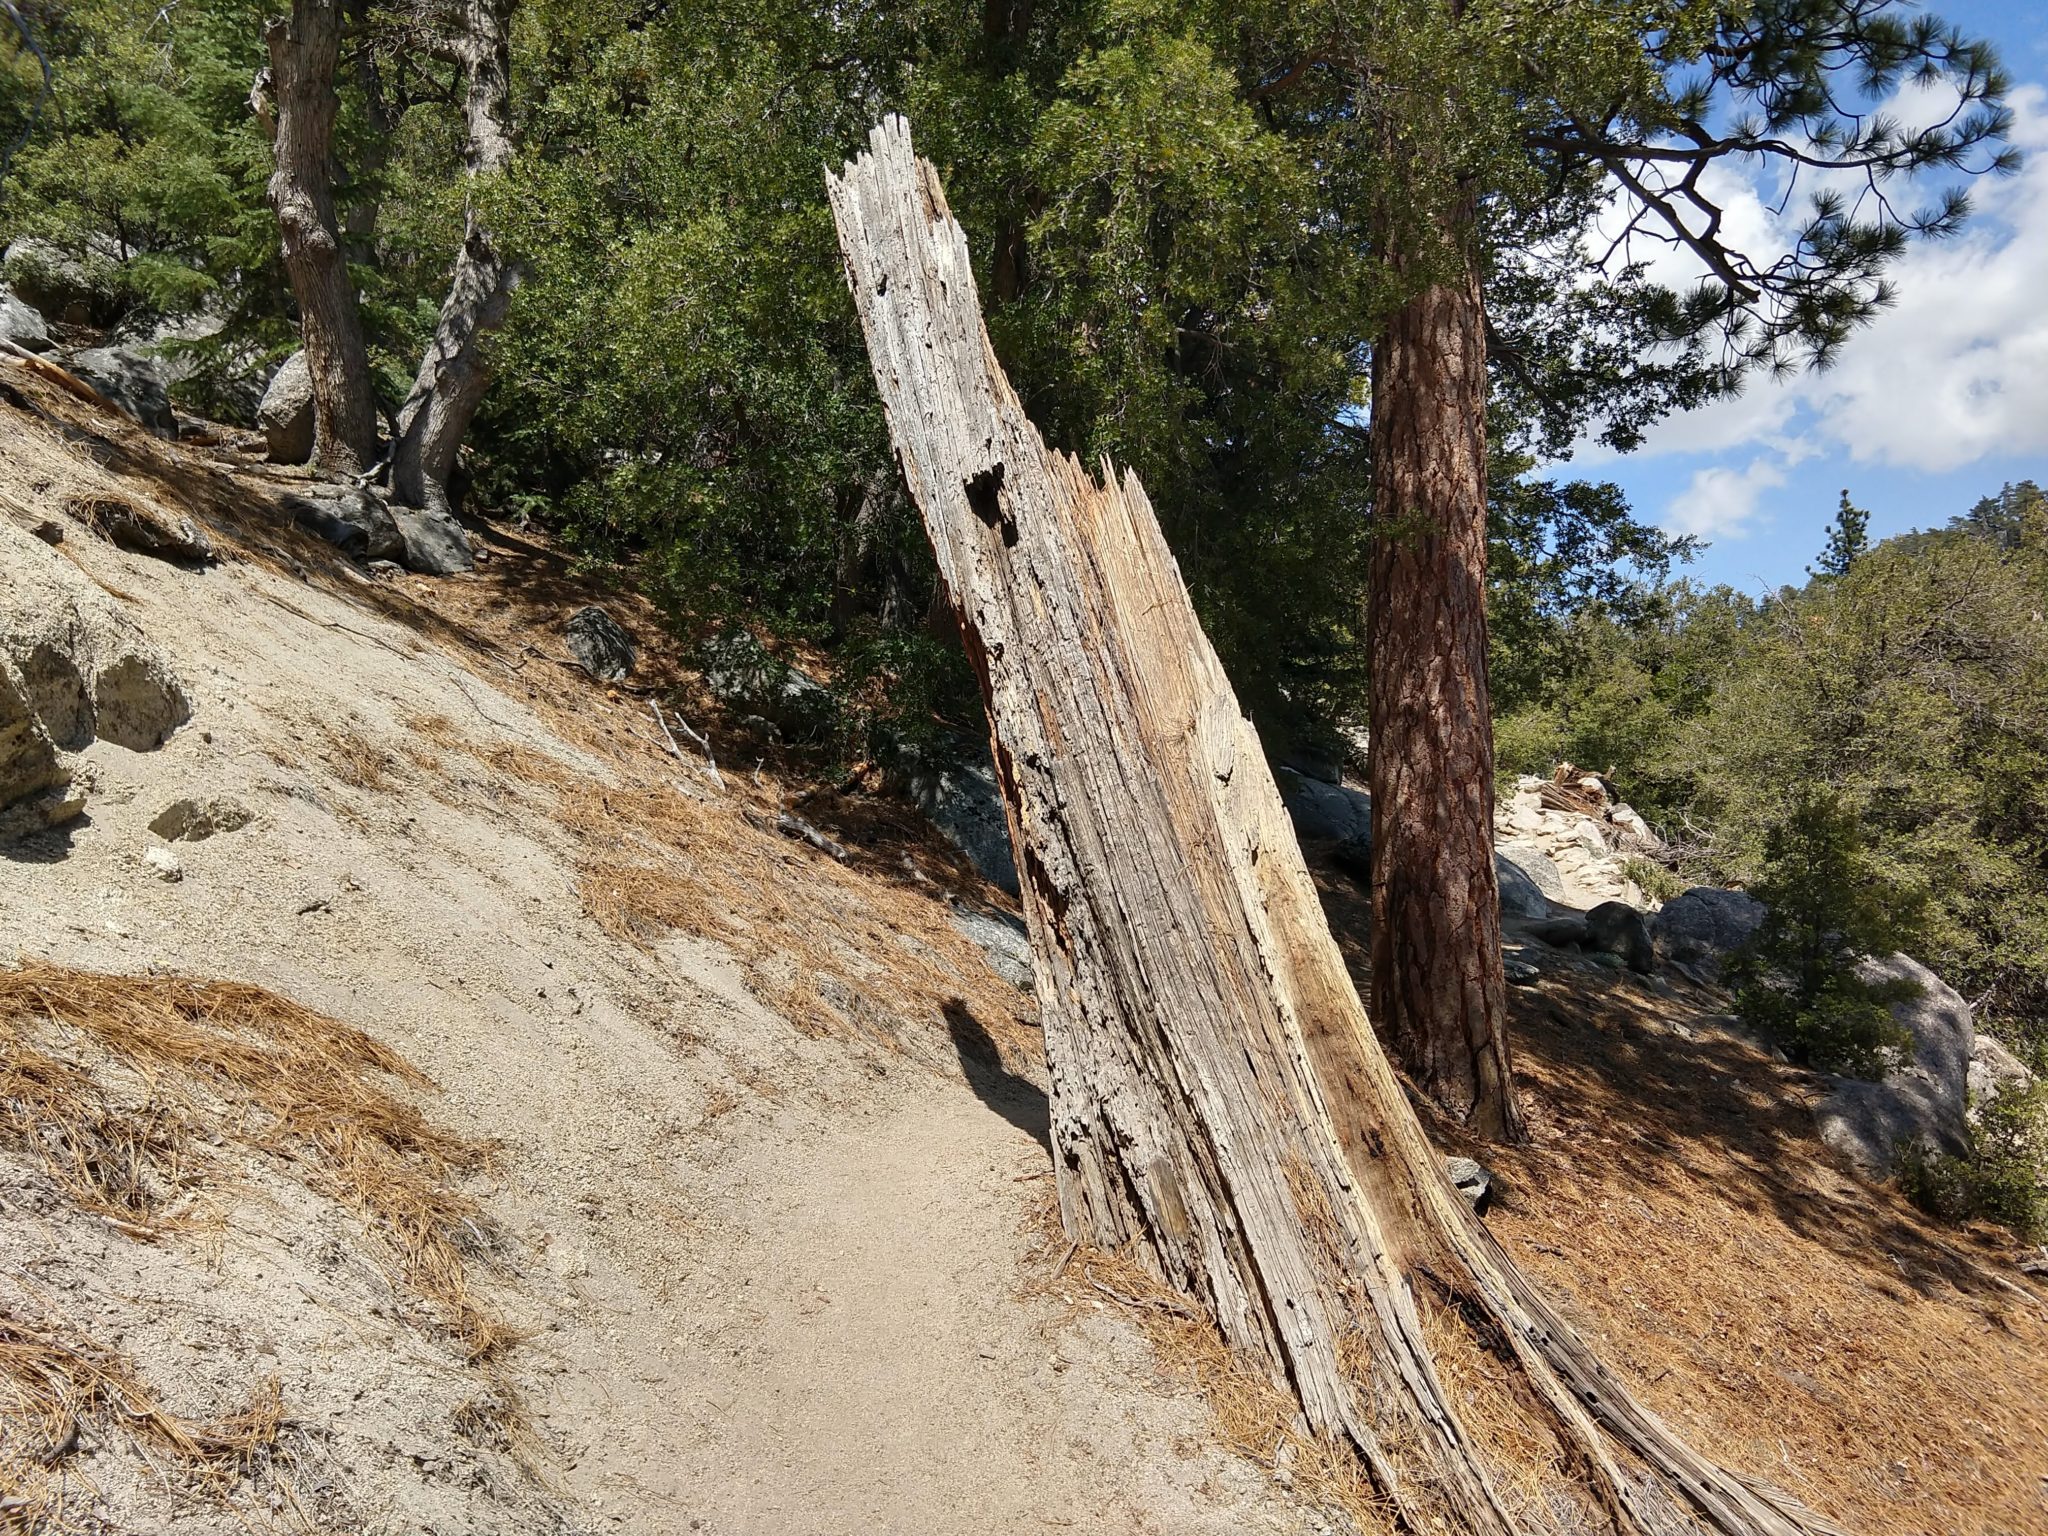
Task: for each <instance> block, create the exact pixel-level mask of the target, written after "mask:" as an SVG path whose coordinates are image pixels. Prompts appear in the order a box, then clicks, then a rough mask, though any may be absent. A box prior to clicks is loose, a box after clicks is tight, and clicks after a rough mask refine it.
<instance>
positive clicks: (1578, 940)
mask: <svg viewBox="0 0 2048 1536" xmlns="http://www.w3.org/2000/svg"><path fill="white" fill-rule="evenodd" d="M1522 932H1523V933H1524V934H1526V935H1527V936H1528V937H1529V938H1532V939H1540V940H1541V941H1542V942H1543V943H1545V944H1548V945H1549V946H1550V947H1551V948H1552V949H1580V948H1583V947H1584V946H1585V945H1587V944H1588V943H1590V942H1591V941H1592V938H1593V930H1592V929H1590V928H1588V927H1587V926H1586V920H1585V919H1584V918H1583V917H1545V918H1539V919H1537V920H1536V921H1534V922H1529V923H1524V924H1523V925H1522Z"/></svg>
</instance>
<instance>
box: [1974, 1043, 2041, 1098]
mask: <svg viewBox="0 0 2048 1536" xmlns="http://www.w3.org/2000/svg"><path fill="white" fill-rule="evenodd" d="M2033 1082H2034V1074H2033V1073H2032V1072H2031V1071H2029V1070H2028V1069H2027V1066H2026V1064H2025V1063H2024V1062H2022V1061H2021V1060H2020V1059H2019V1058H2018V1057H2017V1056H2015V1055H2013V1053H2012V1052H2011V1051H2008V1050H2007V1049H2006V1048H2005V1046H2004V1045H2003V1044H2001V1043H2000V1042H1999V1040H1998V1039H1997V1038H1996V1037H1995V1036H1992V1035H1987V1034H1984V1033H1983V1032H1982V1031H1979V1032H1978V1035H1977V1038H1976V1039H1975V1040H1974V1041H1973V1042H1971V1045H1970V1065H1969V1068H1968V1070H1967V1072H1966V1074H1965V1086H1966V1088H1967V1090H1968V1094H1969V1100H1970V1113H1971V1114H1972V1115H1973V1116H1974V1115H1975V1114H1976V1113H1977V1111H1978V1110H1980V1109H1982V1108H1983V1107H1984V1106H1985V1105H1986V1104H1989V1103H1991V1102H1992V1101H1993V1100H1995V1099H1997V1098H1998V1097H1999V1096H2000V1095H2001V1094H2003V1093H2007V1092H2010V1091H2013V1090H2017V1091H2019V1092H2022V1093H2023V1092H2025V1091H2026V1090H2027V1089H2028V1088H2030V1087H2032V1086H2033Z"/></svg>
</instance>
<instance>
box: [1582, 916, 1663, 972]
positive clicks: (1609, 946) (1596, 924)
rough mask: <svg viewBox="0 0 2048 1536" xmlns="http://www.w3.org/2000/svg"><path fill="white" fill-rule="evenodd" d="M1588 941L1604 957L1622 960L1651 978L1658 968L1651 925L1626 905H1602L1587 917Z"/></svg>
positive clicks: (1632, 968) (1630, 967)
mask: <svg viewBox="0 0 2048 1536" xmlns="http://www.w3.org/2000/svg"><path fill="white" fill-rule="evenodd" d="M1586 941H1587V943H1589V944H1591V945H1592V946H1593V948H1595V949H1597V950H1599V951H1601V952H1602V953H1603V954H1609V955H1616V956H1619V957H1620V959H1621V960H1622V962H1623V963H1624V964H1625V965H1627V966H1628V968H1629V969H1630V970H1632V971H1640V972H1642V973H1643V974H1644V975H1648V974H1649V973H1650V972H1651V971H1653V970H1655V969H1656V967H1657V951H1656V948H1655V946H1653V945H1652V944H1651V942H1650V925H1649V924H1648V923H1646V922H1644V921H1643V914H1642V913H1640V912H1638V911H1637V910H1636V909H1635V908H1634V907H1632V906H1630V905H1629V904H1628V903H1627V902H1625V901H1603V902H1601V903H1600V905H1599V906H1597V907H1595V908H1593V910H1592V911H1590V912H1588V913H1587V914H1586Z"/></svg>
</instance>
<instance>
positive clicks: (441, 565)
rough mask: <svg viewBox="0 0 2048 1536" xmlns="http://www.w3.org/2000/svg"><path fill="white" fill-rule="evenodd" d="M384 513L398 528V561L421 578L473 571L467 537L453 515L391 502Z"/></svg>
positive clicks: (436, 508)
mask: <svg viewBox="0 0 2048 1536" xmlns="http://www.w3.org/2000/svg"><path fill="white" fill-rule="evenodd" d="M385 510H386V511H387V512H389V513H390V514H391V521H392V522H393V523H394V524H396V525H397V528H398V539H399V543H400V545H401V546H402V547H401V548H400V550H399V561H400V563H401V564H403V565H404V566H405V568H406V569H407V570H408V571H416V572H418V573H419V574H420V575H422V576H460V575H461V574H462V573H463V572H464V571H473V570H475V569H476V556H475V554H474V553H473V552H472V551H471V549H470V546H469V535H468V534H467V533H466V532H464V531H463V527H462V524H460V523H458V522H457V521H456V520H455V517H454V514H452V513H449V512H444V511H442V510H441V509H440V508H439V507H407V506H402V505H400V504H399V503H397V502H390V503H388V504H387V505H386V507H385Z"/></svg>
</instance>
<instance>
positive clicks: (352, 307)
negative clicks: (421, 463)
mask: <svg viewBox="0 0 2048 1536" xmlns="http://www.w3.org/2000/svg"><path fill="white" fill-rule="evenodd" d="M263 38H264V42H265V44H266V45H267V46H268V48H269V51H270V75H271V83H272V87H273V89H274V90H275V91H276V109H275V132H274V133H273V135H272V144H273V147H274V149H275V153H276V161H277V167H276V169H275V170H274V171H272V173H271V176H270V186H269V195H270V206H271V209H272V211H274V212H275V213H276V214H277V225H278V230H279V232H280V234H281V235H282V236H283V244H284V266H285V272H286V274H287V275H288V276H289V277H290V278H291V284H292V294H293V297H295V298H296V299H297V300H298V304H299V334H300V338H301V340H302V341H303V343H304V345H305V349H306V364H307V367H308V369H309V371H310V372H311V374H312V384H313V462H314V463H315V464H317V465H318V466H319V467H320V468H322V469H324V470H326V471H327V472H328V473H329V474H333V475H353V474H360V473H362V471H363V470H364V469H366V468H368V467H369V465H370V464H371V462H372V461H374V460H375V458H376V457H377V407H376V399H375V396H374V395H373V393H372V391H371V388H370V356H369V352H368V350H367V349H366V348H365V346H364V344H363V323H362V317H361V315H360V314H359V313H358V312H357V309H356V295H355V288H354V286H353V285H352V284H351V283H350V282H349V276H348V262H347V258H346V256H345V254H344V252H343V250H342V244H341V235H340V232H339V230H338V229H337V228H336V225H335V221H334V189H333V184H332V179H331V175H330V169H329V164H328V160H329V155H330V153H331V151H332V149H333V144H334V116H335V111H336V109H337V107H338V106H339V102H338V99H337V98H336V96H335V91H334V72H335V68H336V66H337V64H338V63H339V61H340V57H341V10H340V7H339V5H337V4H336V3H335V0H292V13H291V17H290V19H289V20H287V19H285V18H282V17H280V18H279V19H277V20H275V21H272V22H271V23H269V24H268V25H267V26H266V27H265V28H264V32H263ZM260 91H261V86H260V84H259V86H258V93H257V94H252V97H251V100H252V103H254V104H256V105H257V110H258V112H259V113H261V112H262V111H263V110H264V109H263V105H262V104H261V102H260V101H259V100H258V95H259V94H260Z"/></svg>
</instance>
